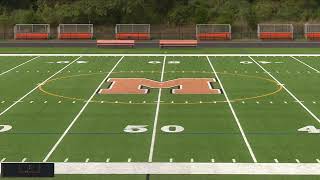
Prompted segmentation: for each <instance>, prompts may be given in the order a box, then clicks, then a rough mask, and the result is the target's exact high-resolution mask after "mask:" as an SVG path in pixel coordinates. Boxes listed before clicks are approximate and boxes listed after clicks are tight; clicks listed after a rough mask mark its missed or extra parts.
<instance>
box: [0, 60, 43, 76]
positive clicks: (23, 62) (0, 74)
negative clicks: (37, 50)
mask: <svg viewBox="0 0 320 180" xmlns="http://www.w3.org/2000/svg"><path fill="white" fill-rule="evenodd" d="M39 57H40V56H37V57H34V58H32V59H30V60H28V61H26V62H23V63H21V64H19V65H17V66H15V67H13V68H11V69H9V70H7V71H5V72H2V73H1V74H0V76H2V75H4V74H7V73H8V72H10V71H12V70H15V69H16V68H18V67H20V66H22V65H25V64H27V63H28V62H30V61H33V60H35V59H37V58H39Z"/></svg>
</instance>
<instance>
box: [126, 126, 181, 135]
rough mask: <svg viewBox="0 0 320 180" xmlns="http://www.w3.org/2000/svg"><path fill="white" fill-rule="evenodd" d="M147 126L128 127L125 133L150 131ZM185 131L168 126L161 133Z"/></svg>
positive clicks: (179, 127) (177, 127) (178, 127)
mask: <svg viewBox="0 0 320 180" xmlns="http://www.w3.org/2000/svg"><path fill="white" fill-rule="evenodd" d="M147 126H148V125H128V126H127V127H125V128H124V130H123V131H124V132H126V133H143V132H147V131H148V129H147ZM183 130H184V128H183V127H182V126H178V125H166V126H163V127H162V128H161V131H163V132H166V133H179V132H182V131H183Z"/></svg>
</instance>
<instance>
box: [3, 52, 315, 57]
mask: <svg viewBox="0 0 320 180" xmlns="http://www.w3.org/2000/svg"><path fill="white" fill-rule="evenodd" d="M164 55H166V56H167V57H169V56H172V57H175V56H180V57H186V56H191V57H206V56H225V57H237V56H257V57H272V56H273V57H291V56H296V57H297V56H301V57H308V56H310V57H320V54H250V53H247V54H210V53H206V54H195V53H193V54H187V53H186V54H164V53H163V54H159V53H156V54H148V53H146V54H0V56H84V57H88V56H94V57H99V56H100V57H103V56H118V57H120V56H142V57H145V56H152V57H155V56H164Z"/></svg>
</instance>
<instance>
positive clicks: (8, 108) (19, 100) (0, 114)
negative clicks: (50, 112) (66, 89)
mask: <svg viewBox="0 0 320 180" xmlns="http://www.w3.org/2000/svg"><path fill="white" fill-rule="evenodd" d="M80 58H81V56H79V57H78V58H76V59H75V60H73V61H72V62H71V63H69V64H67V65H66V66H64V67H63V68H62V69H60V70H59V71H57V72H56V73H54V74H53V75H51V76H50V77H49V78H47V79H46V80H44V81H43V82H41V83H40V84H38V85H37V86H36V87H35V88H33V89H31V91H29V92H28V93H27V94H25V95H24V96H22V97H21V98H20V99H18V100H17V101H15V102H14V103H13V104H11V105H10V106H9V107H7V109H5V110H3V111H2V112H1V113H0V116H2V115H3V114H4V113H6V112H7V111H9V110H10V109H11V108H12V107H13V106H15V105H16V104H17V103H19V102H21V101H22V100H23V99H24V98H25V97H27V96H28V95H29V94H31V93H32V92H33V91H35V90H36V89H38V88H39V86H41V85H43V84H44V83H46V82H47V81H48V80H50V79H51V78H53V77H54V76H56V75H57V74H59V73H60V72H61V71H63V70H64V69H66V68H67V67H69V66H70V65H71V64H73V63H74V62H76V61H77V60H79V59H80Z"/></svg>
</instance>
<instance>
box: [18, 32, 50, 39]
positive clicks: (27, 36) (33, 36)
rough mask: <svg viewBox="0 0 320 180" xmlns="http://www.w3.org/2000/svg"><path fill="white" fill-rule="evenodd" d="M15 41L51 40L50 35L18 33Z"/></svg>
mask: <svg viewBox="0 0 320 180" xmlns="http://www.w3.org/2000/svg"><path fill="white" fill-rule="evenodd" d="M15 39H20V40H43V39H49V33H17V34H15Z"/></svg>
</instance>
